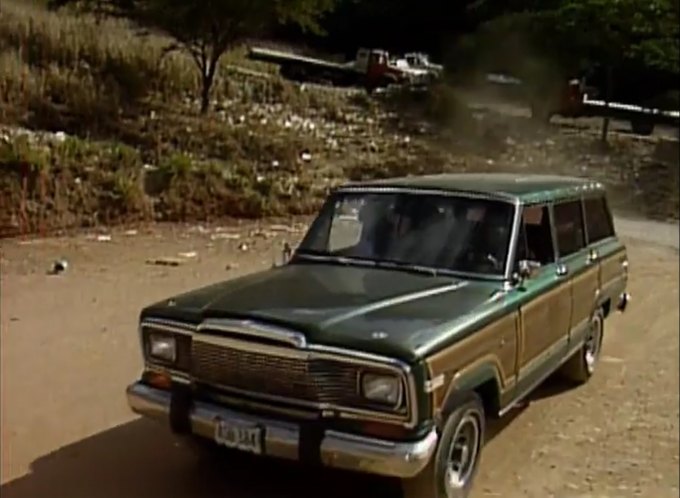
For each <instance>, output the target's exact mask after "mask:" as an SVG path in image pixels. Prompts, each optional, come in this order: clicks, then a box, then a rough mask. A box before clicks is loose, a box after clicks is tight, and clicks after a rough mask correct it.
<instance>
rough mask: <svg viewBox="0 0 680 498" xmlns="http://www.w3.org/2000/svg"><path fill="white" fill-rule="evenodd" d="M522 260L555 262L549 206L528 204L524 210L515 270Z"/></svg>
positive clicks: (540, 262)
mask: <svg viewBox="0 0 680 498" xmlns="http://www.w3.org/2000/svg"><path fill="white" fill-rule="evenodd" d="M522 260H529V261H534V262H536V263H539V264H540V265H541V266H544V265H547V264H550V263H554V262H555V250H554V247H553V240H552V231H551V229H550V214H549V212H548V206H527V207H525V208H524V210H523V211H522V221H521V225H520V230H519V237H518V239H517V252H516V253H515V270H517V269H519V262H520V261H522Z"/></svg>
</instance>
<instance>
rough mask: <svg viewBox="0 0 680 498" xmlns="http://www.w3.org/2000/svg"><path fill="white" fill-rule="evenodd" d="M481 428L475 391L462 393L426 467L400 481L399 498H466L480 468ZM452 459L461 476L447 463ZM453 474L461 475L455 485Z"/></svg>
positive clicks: (482, 422)
mask: <svg viewBox="0 0 680 498" xmlns="http://www.w3.org/2000/svg"><path fill="white" fill-rule="evenodd" d="M484 430H485V415H484V405H483V404H482V400H481V398H480V397H479V396H478V395H477V394H476V393H474V392H469V393H465V394H462V395H461V396H460V397H459V398H458V399H457V403H456V408H455V409H454V410H453V411H452V412H451V414H450V415H449V416H448V418H447V419H446V422H445V423H444V426H443V428H442V429H441V431H440V432H439V443H438V445H437V451H436V452H435V454H434V455H433V457H432V460H431V461H430V463H429V464H428V466H427V467H426V468H425V469H424V470H423V471H422V472H421V473H420V474H418V475H417V476H416V477H414V478H411V479H404V480H403V481H402V497H403V498H466V497H467V496H468V495H469V494H470V490H471V488H472V484H473V482H474V478H475V475H476V474H477V470H478V467H479V459H480V456H481V453H482V447H483V446H484ZM469 431H473V432H476V435H475V436H474V437H470V433H469ZM464 440H466V441H467V444H466V443H464V442H463V441H464ZM456 443H458V444H456ZM461 444H463V445H465V446H464V447H465V448H467V450H464V449H463V446H462V445H461ZM453 459H456V460H459V461H460V463H461V464H462V465H461V467H462V468H460V469H459V470H460V471H462V473H463V475H462V476H455V473H453V470H454V468H453V467H455V466H453V467H452V466H450V464H451V463H452V460H453ZM454 477H458V478H460V479H459V480H458V485H454V484H453V483H454V481H455V480H456V479H454ZM447 483H448V484H449V489H448V491H447Z"/></svg>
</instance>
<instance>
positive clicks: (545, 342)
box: [514, 205, 571, 396]
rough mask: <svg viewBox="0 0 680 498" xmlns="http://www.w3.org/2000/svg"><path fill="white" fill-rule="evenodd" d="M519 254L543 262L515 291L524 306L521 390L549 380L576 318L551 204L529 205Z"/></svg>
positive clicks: (521, 311) (522, 226)
mask: <svg viewBox="0 0 680 498" xmlns="http://www.w3.org/2000/svg"><path fill="white" fill-rule="evenodd" d="M517 243H518V246H517V249H516V253H515V267H516V270H517V269H518V264H519V262H520V261H521V260H522V259H528V260H529V261H533V262H535V263H538V264H539V265H540V266H539V268H538V269H537V270H535V272H534V274H533V275H532V276H531V278H528V279H526V280H524V281H523V282H521V283H520V284H519V285H518V286H517V287H516V289H515V290H514V293H515V295H516V296H517V299H518V300H519V309H520V328H521V333H520V345H519V349H518V383H517V390H518V391H517V395H518V396H520V395H522V394H523V393H524V392H526V391H527V390H529V389H531V388H533V387H534V386H535V385H536V384H537V383H538V382H540V381H541V380H543V379H544V378H545V377H546V376H547V375H548V374H549V373H550V372H551V371H552V370H554V367H555V366H556V364H557V362H558V360H559V358H561V357H562V356H563V355H564V354H565V353H566V348H567V346H568V344H567V343H568V335H569V323H570V318H571V290H570V285H569V280H568V279H567V278H565V275H563V274H562V273H561V272H560V271H559V266H558V264H557V262H556V252H555V244H554V235H553V228H552V216H551V213H550V209H549V206H548V205H533V206H525V207H524V209H523V212H522V220H521V226H520V231H519V237H518V241H517Z"/></svg>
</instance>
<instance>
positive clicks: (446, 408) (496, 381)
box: [441, 361, 501, 420]
mask: <svg viewBox="0 0 680 498" xmlns="http://www.w3.org/2000/svg"><path fill="white" fill-rule="evenodd" d="M470 392H474V393H476V394H477V395H478V396H479V397H480V398H481V399H482V403H483V405H484V412H485V415H486V416H491V417H494V418H495V417H497V416H498V414H499V412H500V405H501V381H500V374H499V372H498V367H497V366H496V365H494V364H493V363H492V362H490V361H489V362H485V363H483V364H481V365H479V366H477V367H475V368H474V370H471V371H468V372H465V373H462V374H460V375H458V374H456V375H454V377H453V379H452V380H451V382H450V384H449V387H448V390H447V393H446V395H445V397H444V401H443V403H442V408H441V415H442V420H446V417H448V416H449V414H451V412H453V411H454V410H455V408H456V406H457V405H458V404H459V402H460V400H461V399H462V398H464V397H465V395H466V394H467V393H470Z"/></svg>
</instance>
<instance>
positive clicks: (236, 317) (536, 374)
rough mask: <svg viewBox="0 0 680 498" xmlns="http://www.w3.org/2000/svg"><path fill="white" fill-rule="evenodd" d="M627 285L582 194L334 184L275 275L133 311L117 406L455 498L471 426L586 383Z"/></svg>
mask: <svg viewBox="0 0 680 498" xmlns="http://www.w3.org/2000/svg"><path fill="white" fill-rule="evenodd" d="M627 282H628V259H627V253H626V248H625V246H624V245H623V244H622V243H621V241H620V240H619V239H618V237H617V236H616V233H615V230H614V225H613V221H612V217H611V214H610V212H609V208H608V204H607V199H606V195H605V190H604V188H603V186H602V185H601V184H599V183H597V182H594V181H590V180H587V179H577V178H566V177H555V176H527V175H521V176H520V175H506V174H474V175H473V174H469V175H434V176H421V177H409V178H397V179H388V180H380V181H373V182H362V183H355V184H349V185H346V186H343V187H341V188H339V189H337V190H335V191H334V192H333V193H332V194H331V195H330V197H329V198H328V200H327V202H326V203H325V204H324V206H323V207H322V208H321V211H320V213H319V214H318V216H317V217H316V219H315V220H314V222H313V223H312V224H311V226H310V228H309V230H308V232H307V234H306V235H305V237H304V239H303V241H302V243H301V244H300V246H299V247H298V248H297V249H296V250H295V251H294V253H293V255H292V257H291V259H290V260H289V261H288V262H287V263H286V264H284V265H282V266H280V267H277V268H272V269H270V270H267V271H265V272H261V273H257V274H254V275H249V276H245V277H241V278H238V279H235V280H231V281H227V282H223V283H218V284H214V285H212V286H210V287H206V288H202V289H196V290H193V291H190V292H187V293H185V294H182V295H179V296H175V297H171V298H169V299H166V300H163V301H162V302H159V303H156V304H153V305H151V306H148V307H146V308H145V309H144V310H143V311H142V313H141V322H140V328H139V330H140V334H141V345H142V351H143V355H144V371H143V372H142V375H141V378H140V379H139V380H138V381H136V382H134V383H133V384H132V385H130V386H129V387H128V389H127V397H128V402H129V404H130V407H131V408H132V410H134V411H135V412H136V413H139V414H141V415H144V416H146V417H149V418H152V419H157V420H159V421H161V422H162V423H164V424H167V425H168V427H169V428H170V429H171V430H172V431H173V432H174V433H175V434H177V435H180V436H181V437H183V438H185V439H187V440H190V441H193V440H197V441H205V442H207V443H209V444H210V445H219V446H223V447H227V448H231V449H236V450H240V451H245V452H250V453H254V454H257V455H267V456H272V457H279V458H285V459H290V460H296V461H301V462H311V463H316V464H323V465H326V466H328V467H335V468H340V469H346V470H352V471H357V472H368V473H373V474H378V475H382V476H390V477H398V478H400V479H401V480H402V483H403V486H402V488H403V494H404V495H405V496H406V497H408V498H458V497H466V496H468V494H469V492H470V490H471V489H472V486H473V483H474V478H475V474H476V472H477V468H478V464H479V459H480V455H481V453H482V451H483V446H484V430H485V424H486V421H487V419H488V418H489V417H502V416H504V415H506V414H507V413H508V412H509V411H510V410H511V409H512V408H513V407H515V406H516V405H517V403H519V402H520V401H521V400H522V399H524V398H525V397H526V396H527V395H528V394H529V393H531V392H532V391H533V390H534V389H535V388H536V387H537V386H538V385H539V384H540V383H541V382H542V381H543V380H544V379H546V378H547V377H548V376H549V375H551V374H552V373H553V372H560V373H561V374H563V375H565V376H566V377H568V378H569V379H571V380H572V381H574V382H575V383H584V382H587V381H588V380H589V379H590V377H591V376H592V375H593V374H594V373H595V371H596V368H597V365H598V360H599V358H600V352H601V348H602V338H603V334H604V331H605V329H604V323H605V320H606V318H607V317H609V316H610V315H611V314H612V313H613V312H615V311H616V310H620V311H624V310H625V309H626V305H627V303H628V294H627V293H626V287H627ZM594 402H597V399H596V398H595V401H594ZM508 458H512V455H508Z"/></svg>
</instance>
